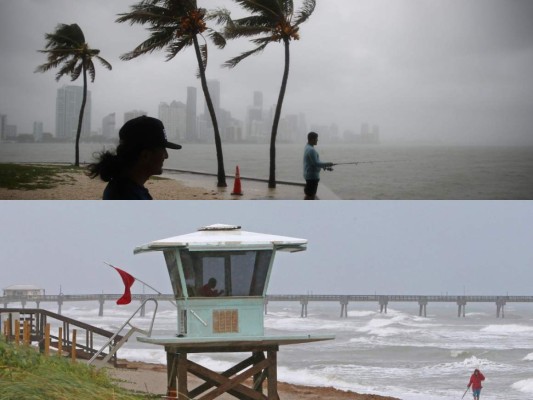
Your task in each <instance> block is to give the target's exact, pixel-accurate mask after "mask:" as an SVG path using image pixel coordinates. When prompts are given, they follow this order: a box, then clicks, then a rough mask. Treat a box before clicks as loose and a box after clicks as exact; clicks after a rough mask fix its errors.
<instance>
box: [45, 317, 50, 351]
mask: <svg viewBox="0 0 533 400" xmlns="http://www.w3.org/2000/svg"><path fill="white" fill-rule="evenodd" d="M49 355H50V324H49V323H48V324H46V326H45V327H44V356H45V357H48V356H49Z"/></svg>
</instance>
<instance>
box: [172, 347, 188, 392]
mask: <svg viewBox="0 0 533 400" xmlns="http://www.w3.org/2000/svg"><path fill="white" fill-rule="evenodd" d="M175 357H177V359H178V371H177V377H178V400H188V399H189V389H188V388H187V353H178V354H176V355H175Z"/></svg>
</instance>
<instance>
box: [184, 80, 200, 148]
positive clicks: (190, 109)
mask: <svg viewBox="0 0 533 400" xmlns="http://www.w3.org/2000/svg"><path fill="white" fill-rule="evenodd" d="M196 101H197V100H196V88H195V87H190V86H189V87H187V110H186V117H185V135H186V139H187V140H188V141H191V142H194V141H197V140H198V131H197V128H196Z"/></svg>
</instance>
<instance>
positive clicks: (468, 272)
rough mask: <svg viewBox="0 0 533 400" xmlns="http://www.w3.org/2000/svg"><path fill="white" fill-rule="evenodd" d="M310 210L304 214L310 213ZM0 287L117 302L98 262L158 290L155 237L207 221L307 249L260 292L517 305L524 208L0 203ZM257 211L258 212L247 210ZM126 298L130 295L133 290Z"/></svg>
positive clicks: (528, 257) (532, 215) (521, 291)
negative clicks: (495, 300) (468, 298)
mask: <svg viewBox="0 0 533 400" xmlns="http://www.w3.org/2000/svg"><path fill="white" fill-rule="evenodd" d="M311 203H312V204H311ZM0 206H1V209H2V213H1V214H0V224H1V226H2V230H0V266H1V268H0V289H1V288H4V287H6V286H9V285H12V284H25V283H31V284H37V285H39V286H42V287H43V288H45V289H46V290H47V292H48V293H50V294H53V293H57V292H58V290H59V285H60V284H61V285H62V288H63V291H64V292H65V293H69V294H73V293H100V292H101V291H104V292H105V293H117V292H120V291H121V290H122V283H121V281H120V279H119V277H118V275H116V273H114V272H113V271H112V270H110V269H109V268H108V267H106V266H105V265H104V264H103V261H108V262H111V263H113V264H116V265H118V266H121V267H123V268H124V269H125V270H127V271H128V272H130V273H131V274H133V275H134V276H137V277H138V278H140V279H142V280H144V281H145V282H147V283H149V284H150V285H152V286H154V287H156V288H158V289H159V290H161V291H165V292H170V291H171V289H170V284H169V279H168V274H167V272H166V267H165V264H164V260H163V257H162V255H161V254H160V253H149V254H140V255H135V256H134V255H133V249H134V248H135V247H136V246H139V245H141V244H144V243H148V242H151V241H153V240H156V239H162V238H166V237H171V236H176V235H181V234H186V233H192V232H195V231H196V229H197V228H199V227H201V226H205V225H209V224H213V223H228V224H238V225H241V226H242V228H243V230H246V231H251V232H261V233H269V234H276V235H283V236H292V237H297V238H305V239H308V241H309V244H308V249H307V251H305V252H301V253H294V254H287V253H279V254H278V256H277V258H276V262H275V266H274V270H273V274H272V281H271V284H270V286H269V292H270V293H307V292H313V293H315V294H319V293H320V294H323V293H326V294H330V293H331V294H373V293H375V292H377V293H382V294H385V293H396V294H441V293H446V292H448V293H449V294H462V293H463V291H467V293H469V294H487V295H489V294H490V295H504V294H506V293H509V294H510V295H526V294H528V293H529V292H530V291H531V280H532V279H533V270H532V268H531V265H532V263H533V248H532V247H531V236H532V226H533V203H531V202H520V201H513V202H505V201H500V202H498V201H493V202H483V201H479V202H468V201H461V202H456V201H449V202H443V201H437V202H400V201H389V202H386V201H384V202H364V201H339V202H316V203H315V202H292V201H281V202H273V201H263V202H253V201H247V202H246V201H245V202H242V201H229V202H225V201H211V202H205V201H204V202H202V201H180V202H142V203H140V202H130V203H128V202H122V203H104V202H96V201H95V202H90V201H86V202H73V201H55V202H31V201H29V202H22V201H18V202H13V201H11V202H10V201H3V202H1V203H0ZM258 207H260V209H261V212H260V213H258V212H257V209H258ZM136 290H137V291H140V290H141V288H139V287H137V288H136Z"/></svg>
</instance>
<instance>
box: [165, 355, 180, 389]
mask: <svg viewBox="0 0 533 400" xmlns="http://www.w3.org/2000/svg"><path fill="white" fill-rule="evenodd" d="M177 361H178V359H177V357H176V353H175V351H172V350H168V349H167V395H166V398H167V399H176V398H177V393H178V391H177V387H176V378H177V364H176V363H177Z"/></svg>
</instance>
